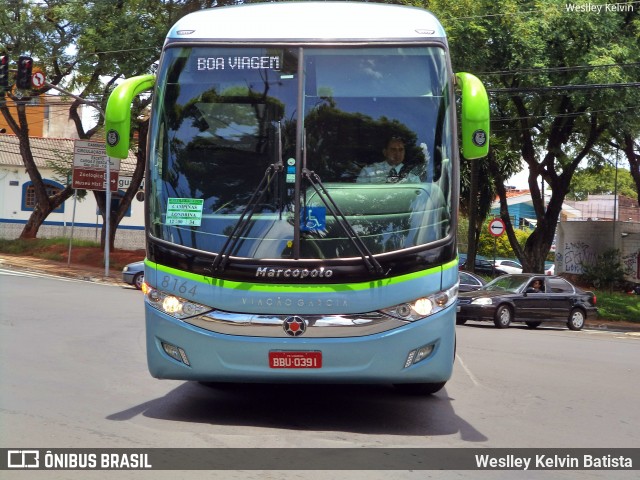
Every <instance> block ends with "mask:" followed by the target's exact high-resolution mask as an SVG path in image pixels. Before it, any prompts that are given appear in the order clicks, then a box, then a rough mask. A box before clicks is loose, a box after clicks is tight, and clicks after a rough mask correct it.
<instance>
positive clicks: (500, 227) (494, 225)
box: [489, 217, 506, 275]
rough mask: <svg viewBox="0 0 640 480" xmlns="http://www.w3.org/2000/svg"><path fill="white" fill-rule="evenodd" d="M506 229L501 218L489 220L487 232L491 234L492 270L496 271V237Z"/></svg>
mask: <svg viewBox="0 0 640 480" xmlns="http://www.w3.org/2000/svg"><path fill="white" fill-rule="evenodd" d="M505 229H506V225H505V224H504V222H503V221H502V219H501V218H498V217H496V218H494V219H493V220H491V221H490V222H489V233H490V234H491V235H493V266H492V269H491V270H492V271H493V274H494V275H495V273H496V251H497V250H498V237H499V236H501V235H502V234H503V233H504V231H505Z"/></svg>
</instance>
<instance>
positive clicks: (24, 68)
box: [16, 55, 33, 90]
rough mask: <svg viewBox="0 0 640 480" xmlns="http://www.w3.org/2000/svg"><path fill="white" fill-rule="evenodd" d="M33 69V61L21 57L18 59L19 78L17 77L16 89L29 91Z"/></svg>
mask: <svg viewBox="0 0 640 480" xmlns="http://www.w3.org/2000/svg"><path fill="white" fill-rule="evenodd" d="M32 68H33V59H32V58H31V57H26V56H24V55H21V56H20V58H18V76H17V77H16V87H17V88H19V89H20V90H29V89H30V88H31V69H32Z"/></svg>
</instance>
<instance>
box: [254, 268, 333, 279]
mask: <svg viewBox="0 0 640 480" xmlns="http://www.w3.org/2000/svg"><path fill="white" fill-rule="evenodd" d="M332 276H333V270H330V269H328V268H324V267H320V268H314V269H311V270H309V269H308V268H269V267H258V268H257V269H256V277H267V278H300V279H303V278H330V277H332Z"/></svg>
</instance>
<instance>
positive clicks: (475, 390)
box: [0, 271, 640, 480]
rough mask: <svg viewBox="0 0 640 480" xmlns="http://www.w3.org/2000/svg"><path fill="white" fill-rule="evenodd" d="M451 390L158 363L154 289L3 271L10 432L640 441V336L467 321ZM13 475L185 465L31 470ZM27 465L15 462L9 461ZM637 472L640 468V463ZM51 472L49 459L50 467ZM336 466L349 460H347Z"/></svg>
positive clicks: (46, 442) (188, 443) (132, 438)
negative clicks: (173, 372) (427, 392)
mask: <svg viewBox="0 0 640 480" xmlns="http://www.w3.org/2000/svg"><path fill="white" fill-rule="evenodd" d="M457 335H458V349H457V359H456V365H455V371H454V376H453V378H452V379H451V381H450V382H449V383H448V384H447V386H446V387H445V389H443V390H442V391H441V392H439V393H438V394H436V395H434V396H431V397H424V398H423V397H407V396H402V395H400V394H399V393H397V392H396V391H395V390H394V389H393V388H392V387H390V386H386V385H382V386H366V385H363V386H340V385H336V386H331V385H329V386H326V385H322V386H320V385H306V386H262V385H249V386H227V387H224V388H210V387H205V386H203V385H200V384H197V383H191V382H180V381H166V380H164V381H159V380H155V379H153V378H151V377H150V376H149V374H148V372H147V369H146V357H145V341H144V320H143V305H142V297H141V293H140V292H138V291H136V290H134V289H133V288H123V287H121V286H112V285H104V284H96V283H91V282H83V281H76V280H68V279H67V280H61V279H55V278H50V277H42V276H40V275H35V274H34V275H26V276H25V275H22V274H18V273H16V272H9V271H0V425H1V436H0V443H1V447H4V448H18V447H20V448H87V447H89V448H114V447H121V448H146V447H188V448H195V447H203V448H211V447H224V448H228V447H238V448H246V447H265V446H267V447H286V448H297V447H305V448H320V447H330V448H334V447H335V448H344V447H385V448H391V447H393V448H396V447H427V448H433V447H462V448H492V447H521V448H534V449H535V448H552V447H554V448H555V447H557V448H571V447H584V448H597V447H607V448H612V447H640V431H639V429H638V425H640V409H638V408H637V403H638V399H639V398H640V382H638V379H639V378H640V336H639V335H638V334H637V333H634V332H611V331H607V332H603V331H596V330H583V331H581V332H572V331H569V330H566V329H564V328H544V327H541V328H539V329H537V330H529V329H527V328H519V327H511V328H509V329H506V330H498V329H495V328H492V327H491V326H490V325H488V324H474V323H473V322H469V324H468V325H464V326H458V327H457ZM241 468H242V466H241V465H239V466H238V470H240V471H234V472H230V471H226V472H191V473H189V474H186V473H185V474H182V473H181V474H180V475H179V478H300V479H305V480H313V479H316V478H338V477H340V478H354V479H356V478H366V479H367V480H372V479H376V478H421V479H423V478H431V477H434V478H435V477H437V478H514V476H516V475H517V474H518V473H521V474H524V473H526V476H523V477H520V478H587V479H589V478H635V477H636V475H633V473H634V472H620V471H616V472H602V471H600V472H598V471H591V472H570V471H562V472H554V473H553V475H551V476H547V475H546V474H547V473H548V472H428V471H415V472H409V471H397V472H392V473H393V475H390V472H366V471H365V472H343V473H342V474H340V475H338V472H321V471H310V472H299V471H295V472H279V471H267V472H259V471H241ZM3 473H4V474H6V473H7V472H0V478H47V479H49V478H56V479H57V478H60V479H66V478H92V479H93V478H107V479H112V478H154V479H157V478H175V476H176V472H170V471H163V472H158V471H155V472H127V476H126V477H124V476H122V474H121V473H120V474H118V472H84V474H83V472H65V471H62V472H20V475H19V476H15V477H13V476H11V477H10V476H4V475H3ZM11 473H13V472H11ZM636 473H637V471H636ZM45 474H46V475H45ZM336 475H337V476H336Z"/></svg>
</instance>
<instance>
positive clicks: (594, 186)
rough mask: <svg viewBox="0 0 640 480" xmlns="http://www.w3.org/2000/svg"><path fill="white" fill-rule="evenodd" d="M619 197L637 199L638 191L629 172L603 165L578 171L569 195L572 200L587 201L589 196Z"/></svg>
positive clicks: (572, 181)
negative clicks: (615, 193)
mask: <svg viewBox="0 0 640 480" xmlns="http://www.w3.org/2000/svg"><path fill="white" fill-rule="evenodd" d="M616 191H617V193H618V195H624V196H626V197H631V198H637V197H638V191H637V189H636V185H635V183H634V181H633V178H632V177H631V173H630V172H629V170H625V169H623V168H618V172H617V178H616V168H615V166H612V165H601V166H593V167H588V168H585V169H583V170H578V171H577V172H576V173H575V175H574V176H573V179H572V180H571V189H570V190H569V194H568V195H567V196H568V197H569V198H570V199H572V200H586V199H587V196H588V195H589V194H591V195H598V194H605V195H612V194H613V193H614V192H616Z"/></svg>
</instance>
